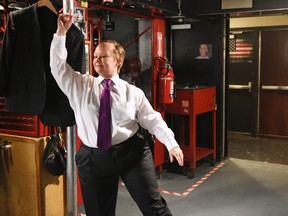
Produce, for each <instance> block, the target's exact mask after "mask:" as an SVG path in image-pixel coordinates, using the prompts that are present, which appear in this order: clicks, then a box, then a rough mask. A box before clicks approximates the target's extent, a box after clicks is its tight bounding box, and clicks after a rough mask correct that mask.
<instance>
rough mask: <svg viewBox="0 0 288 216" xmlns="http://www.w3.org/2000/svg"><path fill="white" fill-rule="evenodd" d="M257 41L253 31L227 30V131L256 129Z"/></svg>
mask: <svg viewBox="0 0 288 216" xmlns="http://www.w3.org/2000/svg"><path fill="white" fill-rule="evenodd" d="M257 43H258V34H257V32H254V31H230V38H229V66H228V70H229V76H228V83H229V92H228V119H229V121H228V124H229V125H228V127H229V131H236V132H242V133H249V134H252V135H255V133H256V123H257V121H256V120H257V119H256V111H257V88H256V87H257V62H258V61H257V52H255V50H257Z"/></svg>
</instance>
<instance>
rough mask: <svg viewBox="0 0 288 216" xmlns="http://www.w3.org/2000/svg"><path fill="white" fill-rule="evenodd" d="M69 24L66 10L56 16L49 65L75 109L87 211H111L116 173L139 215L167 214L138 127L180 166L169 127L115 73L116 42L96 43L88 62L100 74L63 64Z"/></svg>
mask: <svg viewBox="0 0 288 216" xmlns="http://www.w3.org/2000/svg"><path fill="white" fill-rule="evenodd" d="M71 23H72V16H71V15H70V14H65V15H64V14H61V15H59V18H58V29H57V32H56V33H55V34H54V38H53V41H52V43H51V51H50V55H51V59H50V67H51V71H52V74H53V76H54V78H55V80H56V81H57V83H58V85H59V87H60V88H61V90H62V91H63V92H64V93H65V94H66V95H67V97H68V99H69V102H70V105H71V107H72V108H73V110H74V113H75V118H76V123H77V128H78V136H79V137H80V139H81V141H82V144H81V147H80V149H79V151H78V152H77V154H76V158H75V159H76V164H77V167H78V174H79V179H80V184H81V191H82V197H83V200H84V207H85V212H86V215H87V216H114V215H115V209H116V200H117V192H118V181H119V176H121V179H122V180H123V182H124V184H125V186H126V187H127V189H128V191H129V193H130V195H131V196H132V198H133V199H134V200H135V202H136V203H137V205H138V207H139V209H140V210H141V212H142V213H143V215H145V216H153V215H155V216H160V215H161V216H164V215H165V216H169V215H172V213H171V212H170V210H169V208H168V206H167V204H166V202H165V200H164V199H163V198H162V197H161V195H160V193H159V192H158V185H157V180H156V175H155V168H154V164H153V157H152V153H151V150H150V148H149V146H148V145H147V144H146V142H145V140H144V139H142V138H141V137H140V136H138V134H137V131H138V129H139V126H138V125H140V126H142V127H143V128H145V129H147V130H148V131H149V132H150V133H151V134H153V135H155V136H156V137H157V139H159V140H160V141H161V142H162V143H164V145H165V146H166V148H167V150H168V152H169V156H170V160H171V162H172V161H173V160H174V159H176V160H177V161H178V163H179V165H181V166H183V163H184V162H183V153H182V150H181V149H180V147H179V145H178V144H177V142H176V140H175V138H174V134H173V132H172V131H171V129H169V128H168V127H167V124H166V123H165V121H164V120H163V119H162V117H161V115H160V114H159V113H158V112H156V111H155V110H154V109H153V108H152V106H151V105H150V103H149V101H148V100H147V98H146V97H145V95H144V93H143V91H142V90H141V89H139V88H137V87H135V86H133V85H130V84H129V83H127V82H126V81H124V80H122V79H120V78H119V75H118V73H119V71H120V68H121V67H122V64H123V61H124V58H125V51H124V49H123V47H122V46H121V45H119V44H118V43H117V42H116V41H113V40H108V41H103V42H102V43H100V44H99V45H98V46H97V47H96V50H95V52H94V60H93V66H94V68H95V71H96V72H97V73H98V74H99V77H97V78H96V77H93V76H90V75H87V74H85V75H82V74H80V73H75V72H74V71H73V69H72V68H71V67H70V66H69V65H68V64H67V63H66V58H67V50H66V48H65V39H66V32H67V31H68V29H69V28H70V26H71ZM104 79H111V83H112V84H111V101H112V107H111V115H112V120H111V124H112V126H111V134H112V147H111V148H110V149H109V150H107V151H102V150H100V149H99V148H98V143H97V135H98V134H97V132H98V119H99V107H100V96H101V92H102V90H103V84H102V81H103V80H104ZM99 145H100V144H99ZM128 214H129V209H127V215H128Z"/></svg>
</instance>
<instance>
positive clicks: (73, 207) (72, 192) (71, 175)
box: [66, 125, 77, 216]
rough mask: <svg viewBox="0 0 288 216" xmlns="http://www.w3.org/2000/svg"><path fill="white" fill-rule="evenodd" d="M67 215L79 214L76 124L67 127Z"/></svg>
mask: <svg viewBox="0 0 288 216" xmlns="http://www.w3.org/2000/svg"><path fill="white" fill-rule="evenodd" d="M66 140H67V213H68V214H67V215H68V216H76V215H77V176H76V164H75V161H74V158H75V153H76V126H75V125H74V126H71V127H67V134H66Z"/></svg>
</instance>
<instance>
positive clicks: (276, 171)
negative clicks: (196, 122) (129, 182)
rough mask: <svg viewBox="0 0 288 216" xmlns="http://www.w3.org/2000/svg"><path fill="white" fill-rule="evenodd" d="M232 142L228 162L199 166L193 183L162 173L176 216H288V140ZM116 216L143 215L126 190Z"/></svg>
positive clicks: (162, 185)
mask: <svg viewBox="0 0 288 216" xmlns="http://www.w3.org/2000/svg"><path fill="white" fill-rule="evenodd" d="M230 138H231V137H230ZM232 138H233V139H234V140H233V139H231V140H232V141H233V142H230V145H229V148H230V154H229V156H230V157H229V158H228V159H227V160H224V161H222V163H216V165H215V166H214V167H213V166H211V165H210V164H209V163H201V164H199V166H198V167H197V169H196V174H195V177H194V178H193V179H188V178H187V177H186V176H184V175H181V174H177V173H172V172H168V171H164V172H163V174H162V175H161V178H160V179H159V180H158V184H159V189H160V191H161V194H162V196H163V197H164V198H165V199H166V201H167V203H168V205H169V208H170V210H171V212H172V213H173V215H174V216H210V215H211V216H212V215H213V216H214V215H218V216H287V215H288V213H287V212H288V205H287V200H288V183H287V179H288V160H286V159H287V155H288V152H287V151H286V149H287V145H288V141H287V140H286V141H283V142H282V141H280V144H279V143H278V142H276V141H275V140H272V141H271V140H267V139H264V140H260V141H259V139H257V140H256V141H257V143H255V142H252V141H253V140H252V141H251V139H250V138H248V137H244V138H243V137H237V136H236V137H232ZM253 139H255V138H253ZM254 141H255V140H254ZM245 143H246V145H248V147H247V146H246V145H245ZM261 143H262V144H261ZM263 143H265V145H266V147H265V148H264V144H263ZM268 143H270V144H271V145H268ZM275 143H277V144H275ZM275 145H276V147H277V148H273V146H274V147H275ZM259 146H262V150H259V149H261V147H259ZM267 146H268V147H267ZM253 149H254V150H253ZM275 149H278V151H276V150H275ZM269 151H272V153H271V154H268V152H269ZM263 152H264V153H263ZM265 152H266V153H265ZM286 153H287V154H286ZM272 155H274V156H273V157H272ZM279 155H280V156H279ZM277 156H278V157H280V158H281V159H275V158H277ZM273 158H274V159H273ZM81 212H82V213H84V211H83V208H82V211H81ZM84 215H85V214H84ZM116 215H117V216H141V215H142V214H141V212H140V211H139V210H138V208H137V206H136V204H135V202H134V201H133V200H132V199H131V197H130V195H129V193H128V192H127V190H126V188H125V186H124V185H121V186H120V187H119V193H118V203H117V213H116Z"/></svg>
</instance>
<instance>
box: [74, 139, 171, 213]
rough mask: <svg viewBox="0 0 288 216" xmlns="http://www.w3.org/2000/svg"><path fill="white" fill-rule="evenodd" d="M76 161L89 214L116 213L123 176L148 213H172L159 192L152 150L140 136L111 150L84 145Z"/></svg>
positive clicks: (137, 200)
mask: <svg viewBox="0 0 288 216" xmlns="http://www.w3.org/2000/svg"><path fill="white" fill-rule="evenodd" d="M76 164H77V167H78V175H79V180H80V184H81V191H82V197H83V201H84V207H85V212H86V215H87V216H115V210H116V201H117V194H118V184H119V183H118V181H119V176H121V178H122V180H123V182H124V184H125V186H126V187H127V190H128V191H129V193H130V195H131V197H132V198H133V199H134V201H135V202H136V203H137V205H138V207H139V209H140V210H141V212H142V213H143V215H144V216H171V215H172V214H171V212H170V210H169V208H168V206H167V204H166V201H165V200H164V199H163V198H162V197H161V195H160V193H159V192H158V184H157V179H156V174H155V168H154V163H153V157H152V153H151V150H150V148H149V146H148V145H146V143H145V141H144V140H143V139H141V138H139V137H138V136H137V135H134V136H133V137H132V138H130V139H128V140H127V141H125V142H123V143H121V144H118V145H116V146H113V147H112V148H111V149H110V150H109V151H107V152H102V151H101V150H99V149H98V148H90V147H87V146H85V145H84V144H82V145H81V147H80V149H79V151H78V152H77V154H76ZM127 211H129V209H128V208H127ZM128 214H129V212H127V215H128Z"/></svg>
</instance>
